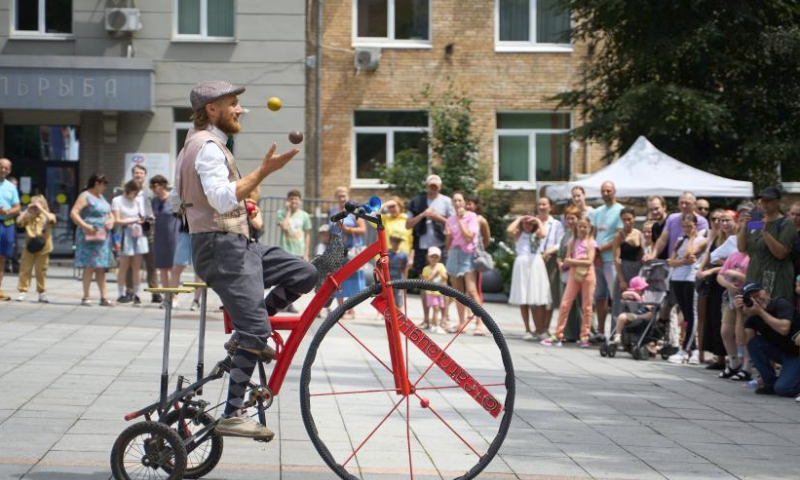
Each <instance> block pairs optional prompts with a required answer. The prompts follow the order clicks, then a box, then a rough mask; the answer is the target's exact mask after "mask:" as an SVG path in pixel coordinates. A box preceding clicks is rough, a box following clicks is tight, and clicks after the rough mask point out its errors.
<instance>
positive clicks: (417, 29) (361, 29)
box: [353, 0, 431, 45]
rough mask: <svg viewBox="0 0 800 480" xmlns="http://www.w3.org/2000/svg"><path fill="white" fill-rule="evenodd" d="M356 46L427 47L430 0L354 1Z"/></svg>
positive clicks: (428, 42)
mask: <svg viewBox="0 0 800 480" xmlns="http://www.w3.org/2000/svg"><path fill="white" fill-rule="evenodd" d="M353 8H354V9H355V11H354V12H353V18H354V20H355V25H354V27H353V31H354V37H355V40H356V41H357V43H359V44H364V43H382V44H385V43H386V42H391V43H392V44H403V43H406V44H410V45H420V44H423V45H430V38H431V36H430V0H354V2H353Z"/></svg>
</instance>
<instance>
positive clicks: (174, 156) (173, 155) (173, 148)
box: [169, 109, 194, 184]
mask: <svg viewBox="0 0 800 480" xmlns="http://www.w3.org/2000/svg"><path fill="white" fill-rule="evenodd" d="M171 113H172V115H173V117H174V115H175V111H174V109H173V111H172V112H171ZM193 126H194V124H193V123H192V122H176V121H174V120H173V121H172V135H171V137H172V138H171V139H170V145H169V150H170V160H169V162H170V166H169V171H170V172H174V171H175V166H176V165H177V161H178V153H180V150H181V149H180V148H179V147H178V145H177V143H178V131H180V130H186V131H189V130H190V129H191V128H192V127H193ZM170 183H171V184H174V183H175V179H174V178H172V179H170Z"/></svg>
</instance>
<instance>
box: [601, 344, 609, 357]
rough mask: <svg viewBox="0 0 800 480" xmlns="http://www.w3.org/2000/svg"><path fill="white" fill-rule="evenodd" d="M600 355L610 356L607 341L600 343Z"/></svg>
mask: <svg viewBox="0 0 800 480" xmlns="http://www.w3.org/2000/svg"><path fill="white" fill-rule="evenodd" d="M600 356H601V357H607V356H608V345H606V344H605V343H601V344H600Z"/></svg>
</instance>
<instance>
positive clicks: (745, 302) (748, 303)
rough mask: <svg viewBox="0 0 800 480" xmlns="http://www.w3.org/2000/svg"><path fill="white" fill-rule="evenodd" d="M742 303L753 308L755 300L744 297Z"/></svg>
mask: <svg viewBox="0 0 800 480" xmlns="http://www.w3.org/2000/svg"><path fill="white" fill-rule="evenodd" d="M742 303H743V304H744V306H745V307H748V308H750V307H752V306H753V299H752V298H751V297H742Z"/></svg>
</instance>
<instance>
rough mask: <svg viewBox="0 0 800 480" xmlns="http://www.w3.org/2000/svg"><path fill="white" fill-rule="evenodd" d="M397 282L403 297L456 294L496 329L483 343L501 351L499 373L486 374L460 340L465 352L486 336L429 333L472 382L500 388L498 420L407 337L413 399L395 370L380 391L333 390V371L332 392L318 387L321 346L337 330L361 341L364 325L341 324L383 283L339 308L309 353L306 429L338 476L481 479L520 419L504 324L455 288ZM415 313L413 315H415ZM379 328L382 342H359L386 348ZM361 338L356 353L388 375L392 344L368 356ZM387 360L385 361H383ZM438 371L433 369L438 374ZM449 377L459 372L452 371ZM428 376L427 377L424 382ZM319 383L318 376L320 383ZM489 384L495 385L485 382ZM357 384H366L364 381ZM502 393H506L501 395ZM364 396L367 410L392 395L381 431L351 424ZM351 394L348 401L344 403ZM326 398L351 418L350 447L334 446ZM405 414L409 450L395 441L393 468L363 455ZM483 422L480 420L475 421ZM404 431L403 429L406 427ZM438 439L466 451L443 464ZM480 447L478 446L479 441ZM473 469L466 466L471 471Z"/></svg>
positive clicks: (390, 457)
mask: <svg viewBox="0 0 800 480" xmlns="http://www.w3.org/2000/svg"><path fill="white" fill-rule="evenodd" d="M393 285H394V286H395V288H397V289H399V290H400V291H401V292H402V291H408V290H409V289H417V288H422V289H424V290H426V291H436V292H439V293H443V294H445V296H451V297H453V298H455V299H456V301H458V302H459V303H461V304H463V305H465V308H467V309H468V312H472V313H473V314H474V317H475V318H480V319H482V320H483V323H484V324H485V327H486V329H487V330H488V335H487V336H486V337H482V338H481V341H482V343H481V344H482V345H484V346H485V345H492V350H493V352H494V353H493V362H490V365H491V366H492V367H494V370H492V368H486V369H485V370H486V372H484V371H483V370H481V369H476V368H475V363H474V362H467V363H468V364H469V365H464V364H463V361H464V359H465V357H464V356H463V355H462V353H463V352H462V351H461V350H460V349H461V347H462V346H461V345H460V343H461V342H463V343H464V344H465V347H464V348H467V349H469V348H470V346H471V345H472V344H473V343H476V342H474V339H477V338H478V337H471V336H467V335H465V334H464V332H463V331H462V332H461V335H460V336H452V337H445V336H439V335H433V334H428V335H427V338H428V339H430V340H433V341H434V342H435V343H437V344H441V347H442V348H446V349H448V350H447V352H452V353H454V355H453V356H452V358H453V359H454V361H455V362H462V365H461V366H462V367H464V368H463V370H464V371H467V372H469V373H470V375H471V376H470V378H474V379H475V380H476V381H477V382H478V383H483V384H484V386H486V389H487V390H493V392H492V393H493V396H495V397H497V398H498V399H500V404H501V408H500V409H499V413H498V415H497V417H492V416H491V415H490V414H489V413H488V410H487V409H486V408H485V407H484V408H482V405H480V403H479V402H477V401H476V400H474V399H473V398H469V396H468V395H467V393H466V391H465V390H464V389H463V388H459V386H458V385H457V384H456V383H455V382H454V381H453V380H452V378H449V377H448V376H447V374H446V373H445V371H444V370H443V369H441V368H437V367H438V365H433V362H432V361H430V357H428V358H426V357H425V355H424V354H423V353H422V352H421V351H418V350H420V349H419V348H418V345H414V344H413V342H410V341H409V337H411V335H405V334H404V335H401V338H402V340H403V342H402V343H403V350H404V351H406V349H408V351H411V352H412V355H411V356H407V357H408V362H409V363H408V366H409V375H408V376H409V378H410V380H411V381H412V383H413V382H417V387H416V388H418V390H417V391H416V392H414V393H412V395H410V396H409V397H408V398H401V396H394V392H393V389H394V384H393V380H392V379H393V377H392V375H391V373H390V372H388V371H384V372H383V373H384V374H385V376H384V377H383V379H384V381H383V382H381V383H380V384H379V385H377V388H373V389H370V388H365V386H364V385H352V386H353V387H354V390H341V389H337V388H338V386H336V385H333V384H334V383H337V382H336V380H333V381H330V378H332V377H336V375H335V374H333V375H332V376H331V372H330V371H327V372H326V373H325V375H327V376H328V377H329V378H328V380H329V383H330V384H331V391H330V392H328V393H325V392H320V391H319V390H318V389H315V388H314V387H315V383H321V380H322V378H323V377H322V376H321V374H320V371H321V369H324V368H325V367H323V363H326V362H328V360H327V358H326V357H325V353H324V351H323V349H322V348H321V347H322V346H323V345H324V343H323V342H324V341H325V340H326V338H330V337H329V335H331V333H332V331H338V330H345V331H346V330H350V331H349V332H347V331H346V333H345V334H342V335H341V336H342V337H344V338H348V337H349V338H350V339H354V338H355V337H357V336H358V333H356V332H353V330H355V329H358V328H359V326H357V325H356V324H352V323H351V322H345V323H346V326H345V327H342V328H341V329H340V328H338V327H337V326H340V327H341V326H342V324H343V323H342V322H341V321H342V317H343V315H344V313H345V312H347V311H348V310H350V309H351V308H354V307H355V306H357V305H359V304H363V303H365V302H366V301H367V300H370V299H371V298H372V297H376V295H378V294H379V293H380V285H375V286H372V287H371V288H368V289H366V290H364V291H362V292H360V293H359V294H358V295H356V296H355V297H352V298H351V299H348V300H347V301H346V302H345V303H344V304H343V305H341V306H340V307H339V308H337V309H336V310H334V311H333V312H332V313H331V314H330V315H329V317H328V318H327V319H326V320H325V322H323V324H322V325H321V326H320V327H319V330H318V331H317V333H316V335H315V337H314V339H313V341H312V343H311V345H310V347H309V351H308V355H307V357H306V361H305V363H304V365H303V371H302V373H301V392H300V393H301V398H300V400H301V408H302V414H303V422H304V424H305V426H306V430H307V432H308V434H309V436H310V438H311V440H312V443H313V444H314V446H315V448H316V449H317V451H318V452H319V453H320V455H321V457H322V458H323V460H324V461H325V463H326V464H327V465H328V466H329V467H330V468H331V469H332V470H333V471H334V472H336V474H337V475H338V476H339V477H340V478H344V479H354V478H361V479H368V478H377V477H380V476H381V475H382V474H390V475H396V476H398V477H402V476H407V477H409V478H422V477H425V478H428V477H426V475H430V476H431V477H433V478H459V479H471V478H475V477H476V476H477V475H478V474H479V473H480V472H481V471H483V470H484V469H485V468H486V467H487V466H488V465H489V464H490V463H491V462H492V461H493V459H494V458H495V456H496V454H497V452H498V450H499V449H500V446H501V444H502V442H503V440H504V439H505V436H506V434H507V432H508V428H509V426H510V422H511V418H512V415H513V406H514V370H513V365H512V361H511V355H510V353H509V351H508V347H507V345H506V342H505V339H504V338H503V335H502V333H501V332H500V329H499V328H498V327H497V325H496V323H495V322H494V321H493V320H492V319H491V317H490V316H489V315H488V314H487V313H486V311H485V310H484V309H483V308H482V307H481V306H480V305H478V304H477V303H476V302H474V301H473V300H472V299H470V298H469V297H467V296H466V295H464V294H462V293H460V292H458V291H456V290H454V289H452V288H450V287H446V286H442V285H436V284H431V283H430V282H424V281H419V280H404V281H396V282H393ZM381 298H382V297H381ZM409 298H410V297H409ZM367 304H369V303H367ZM370 308H372V307H370ZM409 315H411V313H410V312H409ZM375 326H376V325H374V324H373V325H369V324H367V325H366V326H364V325H362V326H361V327H364V328H370V327H371V328H373V329H375ZM406 326H408V324H406ZM377 330H380V331H381V332H382V337H381V335H378V336H377V339H375V338H371V339H364V338H360V339H359V340H360V341H361V343H372V342H373V341H377V342H378V344H380V342H383V343H384V344H386V343H387V342H386V331H385V329H383V328H381V329H377ZM407 331H408V332H410V331H413V330H411V329H410V330H407ZM417 333H419V332H417ZM417 338H418V339H419V338H423V340H422V343H423V344H426V345H427V343H425V342H427V340H424V337H420V336H419V335H417ZM450 338H455V340H454V342H455V343H454V344H453V345H456V347H454V346H453V345H450V344H448V341H449V340H450ZM459 339H460V341H459ZM359 340H355V341H354V342H352V343H351V345H355V346H356V350H360V351H361V352H360V353H361V354H362V356H363V357H365V358H370V359H372V360H375V361H374V362H373V365H372V366H373V367H376V368H377V369H378V370H388V369H389V367H388V366H389V365H391V362H390V361H389V354H388V353H387V352H388V347H386V348H385V349H384V352H383V353H382V354H381V353H378V352H377V351H374V352H372V351H370V352H369V353H366V352H367V351H368V349H369V348H368V347H369V345H367V346H366V347H365V346H364V345H360V344H359ZM447 345H449V346H447ZM454 348H455V349H454ZM381 357H382V360H383V361H380V360H377V359H379V358H381ZM420 359H422V361H420ZM348 361H349V360H348V359H345V360H344V361H343V362H338V364H337V362H336V361H334V362H333V363H332V364H331V365H330V369H332V370H333V371H334V372H335V371H336V370H337V369H344V368H347V367H348V366H349V364H348V363H347V362H348ZM431 372H433V374H432V373H431ZM449 372H450V373H452V370H450V371H449ZM487 372H488V373H487ZM360 373H363V372H359V374H360ZM371 373H372V372H371ZM473 375H474V377H473ZM420 376H421V377H423V378H422V379H420V378H419V377H420ZM355 377H357V378H362V376H359V375H357V374H356V375H355ZM315 378H316V379H317V380H316V381H315ZM340 378H341V377H340ZM387 379H388V380H387ZM487 379H488V381H485V380H487ZM420 380H421V381H420ZM387 382H388V385H387ZM426 382H427V383H426ZM355 383H356V384H358V383H359V382H355ZM498 388H500V390H502V392H500V394H499V395H498V394H497V389H498ZM390 391H391V392H390ZM360 395H362V398H363V399H364V401H365V402H366V403H365V405H364V408H365V409H366V408H372V407H373V404H372V403H371V402H375V399H376V398H377V397H376V395H378V396H379V395H385V396H386V398H385V399H382V400H381V401H380V402H379V403H380V404H381V407H387V408H384V410H392V411H390V412H389V414H388V415H387V416H385V415H384V413H386V412H384V411H380V414H379V415H375V416H374V418H372V419H371V420H375V421H376V423H380V425H376V426H377V428H376V429H374V431H373V429H372V428H371V427H372V425H371V422H369V421H368V422H364V423H365V424H366V426H365V427H363V428H361V429H359V428H356V426H355V422H348V421H347V420H345V419H344V417H345V416H346V415H345V410H348V406H345V407H343V406H342V402H344V403H349V411H348V412H347V413H348V414H350V415H354V413H353V411H352V410H353V408H356V409H357V408H358V405H357V404H358V401H359V400H357V399H356V398H357V397H358V396H360ZM345 396H346V397H347V400H345V401H342V400H339V399H341V398H344V397H345ZM320 397H333V398H334V399H337V400H334V401H333V402H328V404H329V405H332V406H333V408H336V409H337V412H338V413H339V415H340V416H341V417H342V419H343V420H342V421H343V422H345V423H347V425H345V426H344V429H345V430H346V431H347V435H346V437H347V439H348V442H349V443H350V445H349V447H348V445H344V446H343V445H341V444H339V443H340V442H337V441H336V440H337V439H334V441H331V435H330V432H329V430H330V429H331V424H330V423H329V422H327V420H328V419H327V418H322V419H320V418H319V415H320V412H322V411H324V410H325V409H324V408H323V407H322V402H321V401H320ZM390 397H392V401H391V402H389V400H388V399H389V398H390ZM454 398H455V402H453V403H452V404H451V405H449V406H448V402H452V401H453V399H454ZM326 400H327V399H326ZM423 402H427V405H424V403H423ZM354 403H355V404H356V405H355V406H354V405H353V404H354ZM315 414H316V415H315ZM358 414H360V412H356V413H355V416H357V415H358ZM393 417H394V418H393ZM398 417H399V419H400V421H402V422H405V424H406V438H405V441H406V449H405V450H406V451H405V452H402V451H401V450H402V449H401V448H399V446H398V445H399V444H400V443H402V442H401V441H399V440H397V439H395V440H397V441H395V442H394V444H395V445H394V446H391V447H390V446H388V445H387V446H386V447H385V448H386V449H387V450H391V451H387V452H386V455H385V459H386V462H387V465H386V466H381V465H377V466H376V465H375V463H376V462H375V459H374V454H375V451H374V448H373V450H372V452H371V453H372V454H373V458H368V459H367V460H362V455H364V454H365V453H366V452H367V448H368V447H369V445H368V444H369V443H370V442H373V443H376V444H378V445H382V443H381V442H375V441H374V440H373V439H375V438H378V436H379V435H382V434H384V433H385V431H386V430H387V429H388V427H387V426H386V425H388V424H389V423H390V422H392V421H394V422H395V423H397V421H398ZM475 419H477V420H476V421H473V420H475ZM381 422H383V423H381ZM393 427H395V428H394V429H393V430H391V429H389V430H390V433H389V435H388V436H391V435H392V433H391V432H393V433H394V434H396V435H397V436H401V433H402V432H399V433H398V431H397V425H396V424H395V425H394V426H393ZM401 427H402V425H401ZM400 429H401V430H402V428H400ZM437 435H439V436H441V437H442V438H443V439H444V440H445V443H446V444H447V448H450V447H452V446H453V445H452V444H453V443H455V444H456V445H457V446H459V447H460V448H461V449H462V451H461V452H457V451H456V452H450V451H448V452H447V453H448V457H450V458H447V459H444V460H442V458H441V457H442V452H444V451H445V449H442V450H441V451H439V450H440V449H439V447H438V446H435V448H434V447H432V446H431V443H432V442H431V440H430V437H431V436H433V437H435V436H437ZM366 437H369V438H366ZM401 440H402V439H401ZM473 442H476V443H475V444H473ZM345 443H346V442H345ZM348 449H349V450H351V452H350V453H349V454H347V455H343V451H346V450H348ZM365 456H367V455H365ZM405 456H407V460H406V458H404V457H405ZM498 463H499V466H500V470H498V471H499V472H503V471H507V470H505V469H503V468H502V467H503V465H502V464H503V461H499V462H498ZM401 464H402V465H401ZM465 465H466V467H465V468H464V466H465Z"/></svg>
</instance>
